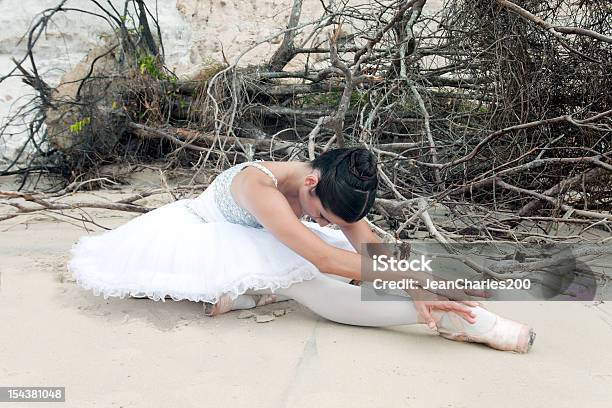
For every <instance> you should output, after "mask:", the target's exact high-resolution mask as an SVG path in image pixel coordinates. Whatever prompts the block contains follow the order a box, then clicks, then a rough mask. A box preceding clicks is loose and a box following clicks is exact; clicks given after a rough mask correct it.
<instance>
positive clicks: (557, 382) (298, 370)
mask: <svg viewBox="0 0 612 408" xmlns="http://www.w3.org/2000/svg"><path fill="white" fill-rule="evenodd" d="M122 194H126V193H125V192H124V193H121V192H104V193H102V192H93V193H89V194H84V193H79V194H78V195H77V197H73V199H79V200H87V199H104V198H111V199H118V198H119V196H121V195H122ZM158 204H159V202H155V201H154V200H150V202H149V203H148V205H158ZM88 213H90V214H91V215H94V216H95V219H96V220H97V221H98V222H99V223H100V224H102V225H104V226H106V227H109V228H113V227H116V226H118V225H120V224H122V223H124V222H126V221H127V220H129V219H130V218H131V217H133V216H134V215H132V214H119V213H117V212H110V211H107V210H95V211H94V210H88ZM60 219H61V220H66V218H64V217H59V218H58V219H56V220H54V219H52V218H49V217H48V216H45V215H42V214H33V215H30V216H26V217H21V218H18V219H12V220H8V221H4V222H1V223H0V272H1V276H0V280H1V288H0V321H1V322H2V330H0V385H6V386H8V385H11V386H28V385H30V386H65V387H66V395H67V401H66V403H65V404H64V405H63V406H66V407H75V408H76V407H79V408H83V407H147V408H148V407H160V406H171V407H201V406H216V405H218V404H221V406H227V407H248V408H254V407H313V406H316V407H338V406H351V407H355V408H356V407H398V406H410V407H470V408H471V407H491V406H495V407H516V406H523V407H549V406H554V407H576V406H588V407H608V406H609V397H610V394H609V390H610V388H611V387H612V351H611V349H610V344H612V307H611V306H610V304H609V303H604V304H600V305H597V306H596V305H594V304H592V303H586V302H585V303H578V302H574V303H569V302H567V303H560V302H557V303H552V302H551V303H545V302H503V303H502V302H497V303H492V304H490V305H489V308H490V309H491V310H493V311H495V312H498V313H500V314H502V315H504V316H507V317H510V318H514V319H517V320H520V321H524V322H526V323H529V324H531V325H533V326H534V327H535V328H536V330H537V333H538V337H537V340H536V343H535V345H534V348H533V349H532V351H531V353H529V354H527V355H520V354H514V353H509V352H500V351H495V350H492V349H489V348H488V347H485V346H482V345H477V344H465V343H456V342H451V341H448V340H445V339H443V338H441V337H438V336H436V335H435V334H434V333H432V332H430V331H429V330H427V329H426V328H424V327H421V326H398V327H393V328H362V327H353V326H346V325H340V324H336V323H333V322H330V321H327V320H325V319H323V318H320V317H318V316H317V315H315V314H313V313H312V312H310V311H309V310H308V309H306V308H305V307H303V306H301V305H299V304H297V303H296V302H294V301H288V302H279V303H276V304H273V305H268V306H265V307H262V308H258V309H255V310H254V311H255V312H256V313H257V314H263V313H266V312H270V311H272V310H276V309H285V310H287V312H288V313H287V314H286V315H285V316H281V317H277V318H276V320H274V321H272V322H268V323H256V322H255V321H254V320H253V319H247V320H243V319H238V318H237V317H238V315H239V312H231V313H229V314H226V315H222V316H218V317H215V318H210V317H206V316H204V315H203V312H202V305H201V304H198V303H194V302H189V301H183V302H174V301H171V300H167V301H166V302H165V303H162V302H153V301H151V300H148V299H146V300H144V299H123V300H121V299H116V298H111V299H108V300H104V299H103V298H102V297H97V296H94V295H93V294H92V293H91V292H89V291H86V290H84V289H81V288H80V287H79V286H77V285H76V284H75V283H74V282H71V281H70V280H69V279H66V277H67V271H66V268H65V264H66V261H67V259H68V251H69V249H70V247H71V245H72V244H73V243H74V242H76V240H77V239H78V238H79V237H80V236H81V235H83V234H85V233H86V232H85V231H84V230H83V228H82V226H81V227H80V226H78V225H72V224H69V223H67V222H64V221H60ZM96 230H98V229H96ZM98 231H99V230H98ZM93 233H96V232H93ZM6 405H7V406H8V404H6ZM3 406H4V405H3ZM18 406H19V407H26V406H28V405H27V404H19V405H18ZM32 406H33V407H40V406H44V405H41V404H32ZM53 406H55V405H53ZM58 406H59V405H58Z"/></svg>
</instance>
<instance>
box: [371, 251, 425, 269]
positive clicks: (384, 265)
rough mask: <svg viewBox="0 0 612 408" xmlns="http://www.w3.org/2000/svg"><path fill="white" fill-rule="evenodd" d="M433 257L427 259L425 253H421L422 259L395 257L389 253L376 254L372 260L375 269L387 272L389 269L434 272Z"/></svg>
mask: <svg viewBox="0 0 612 408" xmlns="http://www.w3.org/2000/svg"><path fill="white" fill-rule="evenodd" d="M431 261H433V259H427V258H426V257H425V255H421V258H420V259H412V260H408V259H399V260H398V259H395V258H393V257H389V256H388V255H374V256H373V257H372V262H373V266H374V271H378V272H387V271H400V272H406V271H420V272H433V271H432V270H431V267H430V266H429V264H430V263H431Z"/></svg>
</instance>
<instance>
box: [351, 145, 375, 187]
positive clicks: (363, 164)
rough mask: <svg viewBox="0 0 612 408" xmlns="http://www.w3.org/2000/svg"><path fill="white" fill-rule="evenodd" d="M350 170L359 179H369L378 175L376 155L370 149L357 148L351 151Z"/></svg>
mask: <svg viewBox="0 0 612 408" xmlns="http://www.w3.org/2000/svg"><path fill="white" fill-rule="evenodd" d="M348 168H349V171H350V172H351V173H352V174H353V175H354V176H355V177H357V178H358V179H359V180H363V181H369V180H372V179H374V178H376V176H377V171H376V156H374V155H373V154H372V153H371V152H370V151H369V150H366V149H362V148H355V149H353V150H352V151H351V152H350V153H349V166H348Z"/></svg>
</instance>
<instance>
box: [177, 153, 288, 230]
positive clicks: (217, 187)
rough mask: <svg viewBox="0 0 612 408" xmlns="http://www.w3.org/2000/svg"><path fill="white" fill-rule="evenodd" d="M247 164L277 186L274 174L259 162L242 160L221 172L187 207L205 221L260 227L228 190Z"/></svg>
mask: <svg viewBox="0 0 612 408" xmlns="http://www.w3.org/2000/svg"><path fill="white" fill-rule="evenodd" d="M248 166H252V167H255V168H257V169H259V170H261V171H262V172H264V173H265V174H267V175H268V176H269V177H270V178H271V179H272V181H273V182H274V185H275V186H278V180H277V179H276V177H275V176H274V174H272V172H271V171H270V170H268V169H267V168H266V167H265V166H263V165H262V164H261V163H259V162H244V163H240V164H237V165H235V166H232V167H230V168H229V169H227V170H225V171H223V172H221V173H220V174H219V175H218V176H217V177H216V178H215V179H214V180H213V182H212V183H211V184H210V185H209V186H208V188H207V189H206V190H205V191H204V192H203V193H202V194H200V195H199V196H198V197H197V198H195V199H194V200H193V201H192V202H191V203H190V204H189V208H191V209H192V210H193V211H194V212H195V213H196V214H197V215H199V216H200V217H202V218H203V219H204V220H206V221H207V222H231V223H234V224H239V225H244V226H248V227H253V228H262V226H261V224H260V223H259V222H258V221H257V219H256V218H255V217H254V216H253V215H252V214H251V213H249V212H248V211H247V210H245V209H244V208H242V207H240V206H239V205H238V204H237V203H236V201H235V200H234V198H233V197H232V194H231V191H230V187H231V185H232V180H233V179H234V177H235V176H236V174H238V172H240V171H241V170H243V169H244V168H245V167H248Z"/></svg>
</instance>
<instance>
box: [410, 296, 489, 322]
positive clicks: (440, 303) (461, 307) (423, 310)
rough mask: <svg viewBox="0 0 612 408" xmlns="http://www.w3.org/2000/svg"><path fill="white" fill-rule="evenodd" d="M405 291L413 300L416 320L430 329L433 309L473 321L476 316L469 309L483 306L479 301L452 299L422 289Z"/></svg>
mask: <svg viewBox="0 0 612 408" xmlns="http://www.w3.org/2000/svg"><path fill="white" fill-rule="evenodd" d="M406 292H407V293H408V294H409V295H410V297H411V298H412V300H413V302H414V306H415V308H416V311H417V316H418V321H419V322H420V323H425V324H427V325H428V326H429V328H430V329H435V327H436V321H435V320H434V318H433V316H432V315H431V312H432V311H433V310H442V311H445V312H455V313H457V314H458V315H459V316H461V317H462V318H464V319H465V320H466V321H467V322H468V323H475V322H476V317H475V315H474V313H473V312H472V311H471V307H476V306H481V307H483V306H482V304H481V303H480V302H475V301H472V300H462V301H452V300H449V299H448V298H446V297H444V296H440V295H436V294H434V293H432V292H429V291H427V290H424V289H408V290H406Z"/></svg>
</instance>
